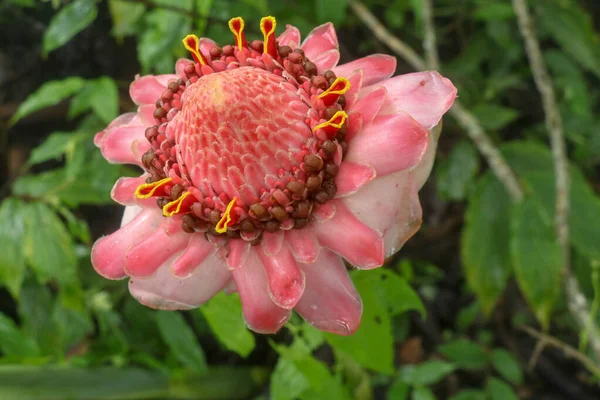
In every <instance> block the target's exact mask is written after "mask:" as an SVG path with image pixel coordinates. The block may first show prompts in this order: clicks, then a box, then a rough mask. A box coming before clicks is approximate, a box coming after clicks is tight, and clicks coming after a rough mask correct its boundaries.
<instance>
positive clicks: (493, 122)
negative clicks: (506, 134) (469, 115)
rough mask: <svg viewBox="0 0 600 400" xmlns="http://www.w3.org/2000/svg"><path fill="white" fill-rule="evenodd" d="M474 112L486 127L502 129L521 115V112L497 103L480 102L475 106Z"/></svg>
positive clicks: (493, 129)
mask: <svg viewBox="0 0 600 400" xmlns="http://www.w3.org/2000/svg"><path fill="white" fill-rule="evenodd" d="M472 111H473V114H475V116H476V117H477V118H478V119H479V121H480V123H481V126H482V127H483V128H484V129H489V130H492V131H495V130H500V129H502V128H504V127H505V126H506V125H508V124H510V123H511V122H513V121H514V120H516V119H517V118H518V117H519V112H518V111H517V110H513V109H512V108H508V107H504V106H500V105H497V104H479V105H477V106H475V107H473V110H472Z"/></svg>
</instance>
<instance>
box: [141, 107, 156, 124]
mask: <svg viewBox="0 0 600 400" xmlns="http://www.w3.org/2000/svg"><path fill="white" fill-rule="evenodd" d="M154 110H156V105H155V104H142V105H141V106H139V107H138V117H139V118H140V121H141V122H142V125H144V126H145V127H148V126H154V125H156V120H155V119H154Z"/></svg>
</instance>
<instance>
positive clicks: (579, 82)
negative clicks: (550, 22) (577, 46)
mask: <svg viewBox="0 0 600 400" xmlns="http://www.w3.org/2000/svg"><path fill="white" fill-rule="evenodd" d="M544 58H545V60H546V64H547V65H548V68H550V71H551V72H552V75H554V84H555V85H556V86H557V87H558V88H559V89H560V91H562V98H563V101H564V102H566V103H567V104H568V105H569V108H570V109H571V110H572V111H573V112H574V113H576V114H577V115H578V116H592V114H593V112H592V99H591V96H590V92H589V87H588V84H587V81H586V78H585V76H584V74H583V73H582V71H581V70H580V69H579V67H578V66H577V64H575V63H574V62H572V61H571V60H570V59H569V57H568V56H567V55H566V54H565V53H563V52H562V51H559V50H547V51H545V52H544ZM565 132H566V133H567V135H569V130H568V129H565ZM569 136H570V135H569Z"/></svg>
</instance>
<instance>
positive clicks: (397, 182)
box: [342, 171, 422, 257]
mask: <svg viewBox="0 0 600 400" xmlns="http://www.w3.org/2000/svg"><path fill="white" fill-rule="evenodd" d="M342 201H343V202H344V204H346V206H347V207H348V209H349V210H350V211H351V212H352V214H354V215H355V216H356V217H357V218H358V219H359V220H360V221H362V222H363V223H364V224H366V225H367V226H369V227H371V228H372V229H374V230H376V231H378V232H381V233H382V234H383V240H384V244H385V255H386V257H388V256H390V255H392V254H394V253H396V252H397V251H398V250H400V248H401V247H402V246H403V245H404V243H405V242H406V241H407V240H408V239H409V238H410V237H411V236H412V235H414V234H415V233H416V232H417V231H418V230H419V227H420V226H421V222H422V217H421V205H420V203H419V196H418V192H417V187H416V181H415V176H414V172H406V171H404V172H397V173H395V174H390V175H387V176H385V177H383V178H377V179H375V180H373V181H372V182H370V183H369V184H367V185H366V186H364V187H363V188H362V189H361V190H360V191H358V192H357V193H356V194H354V195H352V196H348V197H345V198H343V199H342Z"/></svg>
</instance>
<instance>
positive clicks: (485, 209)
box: [461, 173, 512, 314]
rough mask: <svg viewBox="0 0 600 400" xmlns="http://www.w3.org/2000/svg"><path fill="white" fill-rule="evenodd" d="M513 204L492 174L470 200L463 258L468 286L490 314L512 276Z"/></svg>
mask: <svg viewBox="0 0 600 400" xmlns="http://www.w3.org/2000/svg"><path fill="white" fill-rule="evenodd" d="M510 212H511V201H510V198H509V197H508V194H507V193H506V191H505V189H504V187H503V186H502V185H501V184H500V183H499V182H498V181H497V180H496V179H495V177H494V176H492V175H491V174H490V173H487V174H486V175H484V177H483V178H481V179H480V180H479V182H478V184H477V186H476V188H475V190H474V191H473V193H472V194H471V196H470V198H469V207H468V209H467V212H466V217H465V219H466V222H465V228H464V229H463V235H462V246H461V254H462V258H463V263H464V268H465V275H466V278H467V282H468V284H469V286H470V288H471V290H473V292H474V293H475V294H476V295H477V297H478V299H479V302H480V303H481V306H482V310H483V311H484V313H487V314H489V313H490V312H491V310H492V308H493V307H494V305H495V304H496V301H497V300H498V297H499V296H500V295H501V294H502V293H503V292H504V288H505V286H506V282H507V280H508V277H509V276H510V274H511V272H512V265H511V260H510V255H509V238H510V231H509V223H508V221H509V220H510Z"/></svg>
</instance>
